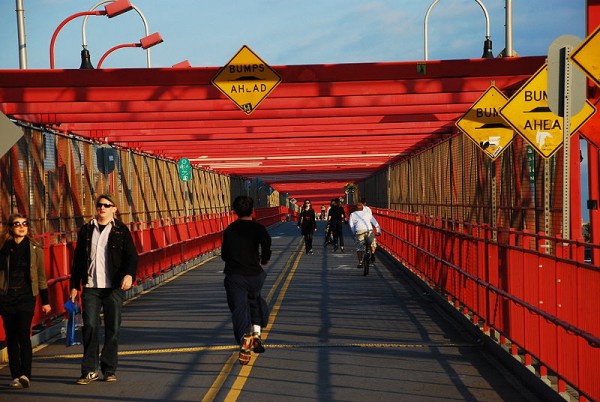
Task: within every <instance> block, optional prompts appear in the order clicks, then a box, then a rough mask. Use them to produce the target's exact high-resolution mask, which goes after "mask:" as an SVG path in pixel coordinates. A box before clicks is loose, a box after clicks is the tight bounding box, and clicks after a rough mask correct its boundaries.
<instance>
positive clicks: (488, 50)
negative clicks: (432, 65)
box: [423, 0, 494, 60]
mask: <svg viewBox="0 0 600 402" xmlns="http://www.w3.org/2000/svg"><path fill="white" fill-rule="evenodd" d="M439 1H440V0H433V3H431V5H430V6H429V8H428V9H427V12H426V13H425V23H424V29H423V56H424V59H425V60H428V57H429V55H428V54H427V48H428V45H429V44H428V32H427V25H428V21H429V13H431V10H433V7H435V5H436V4H437V3H438V2H439ZM475 1H476V2H477V4H479V7H481V9H482V10H483V14H484V16H485V40H484V41H483V55H482V56H481V57H482V58H484V59H492V58H494V55H493V54H492V39H491V36H490V16H489V14H488V12H487V9H486V8H485V6H484V5H483V3H482V2H481V0H475Z"/></svg>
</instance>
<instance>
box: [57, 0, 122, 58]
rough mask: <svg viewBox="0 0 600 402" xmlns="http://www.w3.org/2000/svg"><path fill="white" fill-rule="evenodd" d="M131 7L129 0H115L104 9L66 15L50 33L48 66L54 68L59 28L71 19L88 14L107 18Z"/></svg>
mask: <svg viewBox="0 0 600 402" xmlns="http://www.w3.org/2000/svg"><path fill="white" fill-rule="evenodd" d="M131 9H133V6H132V5H131V3H130V2H129V0H115V1H113V2H111V3H110V4H108V5H107V6H105V7H104V10H100V11H82V12H80V13H76V14H73V15H71V16H70V17H67V18H66V19H65V20H64V21H63V22H61V23H60V25H59V26H58V27H56V30H55V31H54V34H53V35H52V39H51V40H50V68H51V69H53V68H54V44H55V43H56V37H57V36H58V33H59V32H60V30H61V29H62V28H63V27H64V26H65V25H66V24H67V23H68V22H69V21H71V20H74V19H75V18H78V17H83V16H88V15H106V16H107V17H108V18H112V17H116V16H117V15H121V14H123V13H125V12H127V11H129V10H131Z"/></svg>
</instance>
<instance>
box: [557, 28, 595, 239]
mask: <svg viewBox="0 0 600 402" xmlns="http://www.w3.org/2000/svg"><path fill="white" fill-rule="evenodd" d="M579 43H581V39H579V38H578V37H576V36H573V35H563V36H560V37H558V38H557V39H556V40H555V41H554V42H552V44H551V45H550V47H549V48H548V106H549V107H550V110H552V111H553V112H554V114H556V115H558V116H561V117H562V118H563V186H562V187H563V194H562V209H563V219H562V236H563V239H566V240H568V239H570V238H571V203H570V202H569V197H570V194H571V170H570V167H571V141H570V139H571V116H572V115H575V114H577V113H578V112H579V111H580V110H581V109H582V108H583V105H584V104H585V101H586V96H585V90H586V87H585V76H584V75H583V73H582V72H581V71H579V70H576V69H575V70H574V69H573V68H572V63H571V58H570V54H571V51H572V50H573V49H574V48H575V47H577V45H579Z"/></svg>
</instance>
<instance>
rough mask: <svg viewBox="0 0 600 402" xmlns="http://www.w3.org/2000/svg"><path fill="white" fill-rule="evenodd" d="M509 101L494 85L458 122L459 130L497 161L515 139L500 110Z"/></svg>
mask: <svg viewBox="0 0 600 402" xmlns="http://www.w3.org/2000/svg"><path fill="white" fill-rule="evenodd" d="M507 100H508V98H507V97H506V96H505V95H504V94H503V93H502V92H500V90H499V89H498V88H496V87H495V86H493V85H492V86H491V87H489V88H488V90H487V91H485V93H484V94H483V95H481V97H480V98H479V99H478V100H477V102H475V103H474V104H473V106H471V109H469V110H468V111H467V113H465V114H464V116H463V117H461V118H460V119H459V120H458V121H457V122H456V125H457V126H458V128H460V129H461V130H462V131H463V132H464V133H465V134H467V136H469V138H471V139H472V140H473V141H474V142H475V144H477V146H479V148H481V150H482V151H483V152H484V153H485V154H487V156H489V157H490V158H492V159H496V158H497V157H498V156H499V155H500V154H501V153H502V151H504V149H506V147H507V146H508V145H509V144H510V143H511V142H512V140H513V138H515V132H514V130H513V129H512V128H511V127H510V126H509V125H508V124H506V122H505V121H504V119H503V118H502V116H500V108H501V107H502V106H504V105H505V104H506V101H507Z"/></svg>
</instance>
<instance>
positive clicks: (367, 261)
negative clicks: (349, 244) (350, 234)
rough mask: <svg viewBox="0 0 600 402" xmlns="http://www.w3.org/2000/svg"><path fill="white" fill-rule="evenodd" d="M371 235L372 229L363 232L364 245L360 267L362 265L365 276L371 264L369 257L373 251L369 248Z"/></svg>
mask: <svg viewBox="0 0 600 402" xmlns="http://www.w3.org/2000/svg"><path fill="white" fill-rule="evenodd" d="M372 235H373V231H372V230H369V231H368V232H367V233H366V234H365V239H364V241H363V244H364V245H365V252H364V253H363V258H362V267H363V276H367V275H368V274H369V268H370V265H371V264H372V262H371V259H372V258H373V251H372V249H371V243H372V241H371V236H372Z"/></svg>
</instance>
